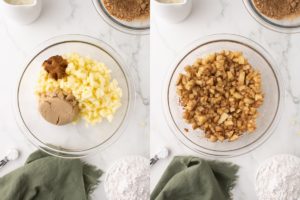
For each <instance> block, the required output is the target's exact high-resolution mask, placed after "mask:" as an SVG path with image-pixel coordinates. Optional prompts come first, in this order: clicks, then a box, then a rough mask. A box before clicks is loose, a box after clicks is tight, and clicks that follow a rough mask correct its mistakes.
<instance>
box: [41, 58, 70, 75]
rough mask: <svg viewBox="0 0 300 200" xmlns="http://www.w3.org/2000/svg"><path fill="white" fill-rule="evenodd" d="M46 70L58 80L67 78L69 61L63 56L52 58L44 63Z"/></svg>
mask: <svg viewBox="0 0 300 200" xmlns="http://www.w3.org/2000/svg"><path fill="white" fill-rule="evenodd" d="M43 67H44V69H45V70H46V71H47V72H48V73H49V74H50V77H51V78H53V79H55V80H57V79H61V78H63V77H65V76H66V75H67V74H66V69H67V67H68V61H67V60H65V59H64V58H63V57H61V56H52V57H50V58H48V59H47V60H45V61H44V63H43Z"/></svg>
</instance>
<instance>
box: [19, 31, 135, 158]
mask: <svg viewBox="0 0 300 200" xmlns="http://www.w3.org/2000/svg"><path fill="white" fill-rule="evenodd" d="M73 52H74V53H78V54H80V55H82V56H89V57H91V58H93V59H96V60H99V61H101V62H103V63H104V64H105V65H106V66H107V67H108V68H109V69H110V70H111V76H112V78H114V79H116V80H117V81H118V83H119V86H120V87H121V89H122V92H123V96H122V99H121V103H122V106H121V107H120V108H119V109H118V110H117V112H116V114H115V116H114V119H113V121H112V122H108V121H107V120H106V119H104V120H103V121H102V122H101V123H98V124H95V125H88V126H87V124H86V122H85V121H84V120H80V121H79V122H77V123H76V124H68V125H64V126H56V125H52V124H50V123H48V122H47V121H46V120H44V119H43V117H42V116H41V115H40V113H39V111H38V98H37V97H36V95H35V92H34V89H35V87H36V85H37V80H38V76H39V72H40V70H41V67H42V66H41V65H42V63H43V61H44V60H46V59H47V58H49V57H51V56H53V55H63V54H66V53H73ZM14 100H15V102H14V111H15V117H16V121H17V124H18V126H19V128H20V130H21V131H22V132H23V133H24V135H25V136H26V137H27V139H28V140H29V141H30V142H31V143H33V144H34V145H35V146H37V147H38V148H40V149H41V150H43V151H45V152H47V153H49V154H51V155H55V156H59V157H65V158H78V157H83V156H87V155H89V154H90V153H93V152H96V151H98V150H101V149H103V148H105V147H107V146H108V145H110V144H112V143H113V142H115V141H116V140H117V139H118V138H119V136H120V134H121V133H122V132H123V131H124V129H125V127H126V125H127V124H128V120H129V118H130V114H131V112H132V108H133V105H134V101H135V93H134V86H133V82H132V78H131V74H130V71H129V70H128V69H127V67H126V66H125V65H124V63H123V62H122V59H121V57H120V56H119V54H117V53H116V52H115V51H114V50H113V49H112V48H111V47H110V46H109V45H107V44H105V43H104V42H102V41H99V40H97V39H94V38H91V37H88V36H83V35H62V36H58V37H55V38H53V39H50V40H48V41H46V42H44V43H43V44H42V45H41V46H40V48H38V49H37V51H35V52H34V53H33V54H32V56H31V57H30V58H29V59H28V61H27V62H26V63H25V65H24V68H23V71H22V73H21V76H20V78H19V80H18V84H17V88H16V93H15V98H14Z"/></svg>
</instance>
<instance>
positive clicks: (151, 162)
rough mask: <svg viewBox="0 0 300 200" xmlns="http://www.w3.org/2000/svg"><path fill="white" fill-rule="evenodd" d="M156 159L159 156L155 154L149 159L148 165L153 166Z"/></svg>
mask: <svg viewBox="0 0 300 200" xmlns="http://www.w3.org/2000/svg"><path fill="white" fill-rule="evenodd" d="M158 160H159V158H158V157H157V155H155V156H154V157H153V158H151V159H150V166H153V165H154V164H155V163H156V162H157V161H158Z"/></svg>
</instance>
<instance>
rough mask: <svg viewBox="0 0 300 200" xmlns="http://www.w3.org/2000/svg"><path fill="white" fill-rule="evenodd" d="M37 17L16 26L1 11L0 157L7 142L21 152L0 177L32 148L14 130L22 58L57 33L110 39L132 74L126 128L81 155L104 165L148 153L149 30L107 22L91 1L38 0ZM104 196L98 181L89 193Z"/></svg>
mask: <svg viewBox="0 0 300 200" xmlns="http://www.w3.org/2000/svg"><path fill="white" fill-rule="evenodd" d="M43 2H44V6H43V11H42V14H41V16H40V18H39V19H38V20H37V21H36V22H34V23H33V24H30V25H27V26H20V25H16V24H13V23H11V22H9V21H8V20H6V18H5V16H3V15H2V14H1V13H0V41H1V45H0V58H1V69H2V73H1V79H0V91H1V99H0V110H1V112H0V137H1V139H0V157H2V156H3V155H4V154H5V152H6V151H7V150H8V149H9V148H11V147H15V148H18V149H19V150H20V151H21V153H22V156H21V158H20V159H18V160H17V161H14V162H11V163H8V164H7V165H6V166H5V167H4V168H3V169H1V170H0V177H1V176H3V175H4V174H6V173H8V172H10V171H12V170H13V169H16V168H17V167H20V166H21V165H22V164H23V163H24V161H25V159H26V158H27V156H28V155H29V154H30V153H31V152H33V151H34V150H35V147H33V146H32V145H31V144H29V142H28V141H27V140H26V139H25V137H24V136H23V135H22V133H21V132H20V131H19V129H18V127H17V125H16V123H15V120H14V116H13V111H12V108H11V107H12V106H11V104H12V96H13V92H14V91H13V88H14V87H13V86H14V84H15V82H16V81H17V74H18V73H19V71H20V70H22V68H23V66H22V63H23V62H24V59H25V57H26V56H28V55H29V54H30V53H31V51H32V49H34V48H35V47H36V46H37V45H39V44H40V43H42V42H43V41H45V40H47V39H49V38H51V37H54V36H56V35H60V34H85V35H90V36H93V37H96V38H99V39H101V40H103V41H104V42H106V43H108V44H110V45H111V46H112V47H113V48H114V49H115V50H116V51H117V52H118V53H119V54H121V55H122V57H123V59H124V61H125V62H126V63H127V65H128V66H129V67H130V68H131V70H132V72H133V76H134V77H136V82H135V86H136V93H137V98H136V105H135V111H134V112H135V113H134V116H133V117H134V119H133V120H131V123H130V124H129V126H128V127H127V129H126V132H125V133H124V134H123V135H122V136H121V138H120V139H119V140H118V141H117V142H116V143H115V144H113V145H112V146H110V147H108V148H107V149H105V150H104V151H102V152H99V153H97V154H95V155H92V156H90V157H88V158H85V159H84V160H86V161H88V162H90V163H92V164H94V165H96V166H98V167H99V168H100V169H103V170H106V169H107V167H108V166H109V165H111V164H112V162H113V161H115V160H116V159H118V158H121V157H122V156H125V155H132V154H134V155H136V154H139V155H143V156H146V157H148V155H149V139H148V138H149V134H148V132H149V131H148V127H149V126H148V125H149V123H148V120H149V117H148V115H149V112H148V109H149V84H148V83H149V36H133V35H127V34H124V33H121V32H119V31H117V30H115V29H113V28H111V27H110V26H109V25H107V24H106V23H105V22H104V21H103V20H102V18H101V17H100V16H99V15H98V13H97V12H96V10H95V8H94V6H93V4H92V1H91V0H90V1H82V0H43ZM93 197H94V199H105V197H104V191H103V184H101V185H100V187H98V188H97V190H96V191H95V192H94V194H93Z"/></svg>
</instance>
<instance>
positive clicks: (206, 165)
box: [151, 156, 239, 200]
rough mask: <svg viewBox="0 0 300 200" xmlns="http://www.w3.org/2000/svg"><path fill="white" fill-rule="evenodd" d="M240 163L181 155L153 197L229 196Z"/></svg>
mask: <svg viewBox="0 0 300 200" xmlns="http://www.w3.org/2000/svg"><path fill="white" fill-rule="evenodd" d="M238 169H239V167H238V166H237V165H234V164H231V163H225V162H219V161H208V160H204V159H201V158H197V157H191V156H177V157H175V158H174V159H173V160H172V161H171V163H170V165H169V166H168V167H167V169H166V171H165V172H164V174H163V176H162V177H161V179H160V181H159V182H158V184H157V185H156V187H155V189H154V190H153V192H152V194H151V200H228V199H231V192H230V191H231V190H232V189H233V187H234V186H235V182H236V179H237V171H238Z"/></svg>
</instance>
